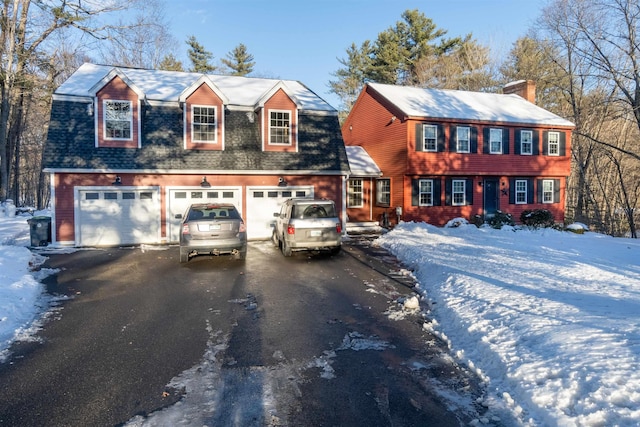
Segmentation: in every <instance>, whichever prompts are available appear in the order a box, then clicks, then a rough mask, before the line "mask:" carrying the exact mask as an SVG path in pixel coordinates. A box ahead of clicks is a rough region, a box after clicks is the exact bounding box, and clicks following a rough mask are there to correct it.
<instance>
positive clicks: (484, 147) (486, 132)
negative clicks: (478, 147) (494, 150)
mask: <svg viewBox="0 0 640 427" xmlns="http://www.w3.org/2000/svg"><path fill="white" fill-rule="evenodd" d="M489 132H490V129H489V128H484V129H483V130H482V136H483V138H482V152H483V153H484V154H489Z"/></svg>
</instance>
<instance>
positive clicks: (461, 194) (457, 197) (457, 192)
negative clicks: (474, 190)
mask: <svg viewBox="0 0 640 427" xmlns="http://www.w3.org/2000/svg"><path fill="white" fill-rule="evenodd" d="M466 184H467V181H465V180H464V179H454V180H453V181H452V182H451V204H452V205H453V206H464V205H465V204H466V198H465V195H466V193H467V191H466Z"/></svg>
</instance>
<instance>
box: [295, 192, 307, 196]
mask: <svg viewBox="0 0 640 427" xmlns="http://www.w3.org/2000/svg"><path fill="white" fill-rule="evenodd" d="M296 197H307V192H306V191H296Z"/></svg>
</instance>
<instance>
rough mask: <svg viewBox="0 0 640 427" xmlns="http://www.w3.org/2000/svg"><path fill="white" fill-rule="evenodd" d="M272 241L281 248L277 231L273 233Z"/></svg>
mask: <svg viewBox="0 0 640 427" xmlns="http://www.w3.org/2000/svg"><path fill="white" fill-rule="evenodd" d="M271 241H272V242H273V245H274V246H275V247H276V248H278V247H280V241H279V240H278V233H276V230H275V229H274V230H273V233H271Z"/></svg>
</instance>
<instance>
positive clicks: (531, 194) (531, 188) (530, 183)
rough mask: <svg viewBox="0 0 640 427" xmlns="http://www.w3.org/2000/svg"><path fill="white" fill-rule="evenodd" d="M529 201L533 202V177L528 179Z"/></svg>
mask: <svg viewBox="0 0 640 427" xmlns="http://www.w3.org/2000/svg"><path fill="white" fill-rule="evenodd" d="M527 203H533V179H528V180H527Z"/></svg>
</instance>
